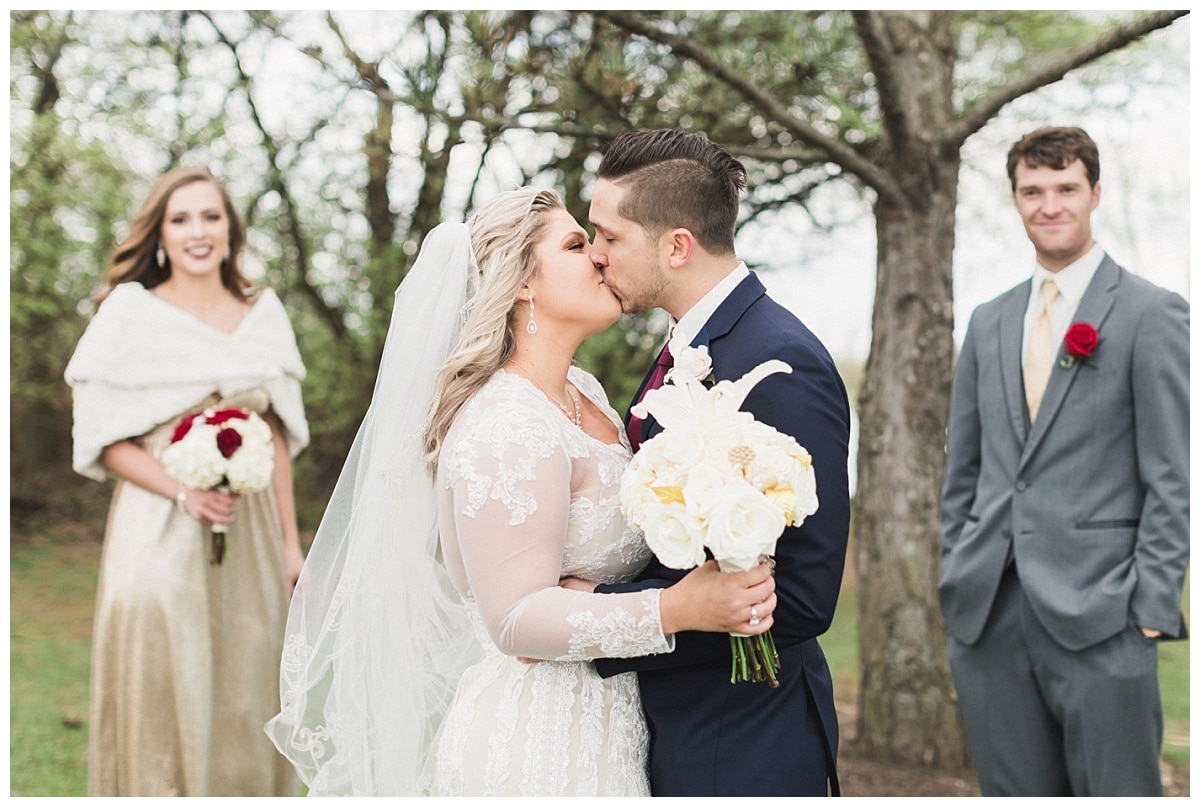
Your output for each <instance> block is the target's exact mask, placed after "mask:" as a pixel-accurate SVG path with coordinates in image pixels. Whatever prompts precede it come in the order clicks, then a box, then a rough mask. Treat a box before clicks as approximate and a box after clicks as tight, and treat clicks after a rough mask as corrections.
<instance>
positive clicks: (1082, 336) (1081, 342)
mask: <svg viewBox="0 0 1200 807" xmlns="http://www.w3.org/2000/svg"><path fill="white" fill-rule="evenodd" d="M1063 341H1064V342H1066V344H1067V357H1066V358H1065V359H1063V360H1062V361H1061V362H1059V364H1061V365H1062V367H1063V368H1064V369H1067V370H1070V369H1071V368H1072V367H1074V366H1075V360H1076V359H1079V360H1080V361H1082V362H1083V363H1084V364H1087V365H1089V366H1091V367H1095V366H1096V363H1095V362H1094V361H1092V354H1093V353H1094V352H1096V348H1097V347H1099V346H1100V334H1098V333H1096V329H1095V328H1093V327H1092V326H1091V325H1088V324H1087V323H1086V322H1075V323H1072V325H1071V327H1070V328H1067V335H1066V336H1065V337H1064V338H1063Z"/></svg>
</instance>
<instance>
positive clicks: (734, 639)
mask: <svg viewBox="0 0 1200 807" xmlns="http://www.w3.org/2000/svg"><path fill="white" fill-rule="evenodd" d="M729 646H730V649H731V650H732V652H733V671H732V673H731V674H730V676H729V682H730V683H731V684H738V683H741V682H743V681H752V682H755V683H762V682H766V683H767V684H769V685H770V686H772V687H777V686H779V676H778V673H779V651H778V650H776V649H775V639H774V637H772V636H771V631H767V632H766V633H760V634H759V635H758V636H732V635H731V636H730V637H729Z"/></svg>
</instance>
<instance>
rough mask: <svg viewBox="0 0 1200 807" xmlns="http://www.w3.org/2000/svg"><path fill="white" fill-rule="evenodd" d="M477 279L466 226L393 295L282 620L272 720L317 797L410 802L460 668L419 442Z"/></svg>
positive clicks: (464, 654)
mask: <svg viewBox="0 0 1200 807" xmlns="http://www.w3.org/2000/svg"><path fill="white" fill-rule="evenodd" d="M478 283H479V269H478V267H477V266H476V264H475V259H474V256H473V254H472V252H471V243H470V232H469V230H468V228H467V225H465V224H441V225H439V226H437V227H435V228H434V229H433V230H431V231H430V233H429V235H428V236H427V237H426V239H425V242H424V243H423V244H422V246H421V252H420V254H419V255H418V257H417V261H416V263H415V264H414V265H413V268H412V270H411V271H410V272H409V274H408V276H407V277H406V278H405V279H404V282H403V283H401V284H400V287H399V289H397V291H396V302H395V308H394V309H393V311H392V319H391V325H390V327H389V330H388V336H387V342H386V344H385V346H384V350H383V357H382V360H381V361H380V366H379V375H378V377H377V379H376V382H375V392H374V396H373V398H372V401H371V406H370V409H369V410H368V411H367V414H366V416H365V418H364V419H363V423H362V426H361V427H360V428H359V431H358V435H357V437H356V438H355V441H354V445H353V447H352V448H351V450H350V454H349V456H348V457H347V460H346V465H345V467H344V468H343V470H342V474H341V476H340V477H339V479H338V482H337V486H336V488H335V489H334V492H333V496H332V498H331V499H330V502H329V505H328V508H327V510H326V512H325V515H324V517H323V519H322V521H321V525H320V527H319V528H318V530H317V534H316V538H315V539H314V542H313V546H312V550H311V551H310V553H309V556H308V560H307V561H306V563H305V566H304V571H303V572H302V574H301V575H300V580H299V583H298V584H297V586H296V591H295V594H294V595H293V597H292V602H291V607H290V611H289V613H288V621H287V629H286V639H285V645H284V652H283V662H282V666H281V670H280V698H281V706H280V714H278V715H276V716H275V717H274V718H272V719H271V721H270V722H268V723H267V725H266V731H267V734H268V735H269V736H270V737H271V739H272V741H274V743H275V745H276V747H278V748H279V750H280V752H281V753H282V754H283V755H284V756H286V757H287V758H288V759H290V760H291V761H292V764H293V765H294V766H295V767H296V769H297V771H298V773H299V774H300V777H301V779H302V780H303V781H304V782H305V784H307V785H308V787H309V791H310V794H312V795H339V794H342V795H414V794H416V793H417V792H419V790H420V787H421V777H422V771H423V769H424V767H425V764H426V762H427V759H428V756H429V754H430V752H431V749H432V744H433V741H434V739H435V736H436V733H437V729H438V726H439V724H440V720H441V717H442V715H444V714H445V712H446V709H447V708H448V706H449V703H450V700H451V699H452V698H453V695H454V690H455V686H456V685H457V683H458V678H459V676H460V674H461V672H462V671H463V670H464V669H465V668H466V667H467V666H468V665H469V664H470V663H471V662H472V661H473V660H474V659H475V657H476V654H477V653H478V645H477V643H476V642H475V641H474V639H473V636H472V633H471V629H470V626H469V623H468V621H467V616H466V613H465V610H464V609H463V606H462V604H461V602H460V599H459V596H458V594H457V593H456V592H455V590H454V588H453V586H452V584H451V583H450V579H449V577H448V575H447V574H446V572H445V569H444V567H443V566H442V564H441V562H440V561H439V559H438V532H437V503H436V496H435V491H434V484H433V480H432V479H431V478H430V477H429V474H428V473H427V471H426V469H425V463H424V460H423V459H422V443H423V440H422V436H423V434H424V431H425V428H426V427H427V424H428V421H429V416H430V412H431V408H432V404H433V400H434V394H435V391H434V386H435V381H436V377H437V373H438V371H439V370H440V369H441V367H442V365H443V364H444V363H445V361H446V359H447V357H448V356H449V353H450V350H451V348H452V347H453V345H454V341H455V339H456V338H457V336H458V332H459V329H460V327H461V325H462V320H463V317H464V316H465V314H466V311H467V308H468V307H469V305H470V301H471V300H472V298H473V295H474V294H475V292H476V290H477V286H478Z"/></svg>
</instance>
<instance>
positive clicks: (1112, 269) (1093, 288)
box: [1018, 255, 1121, 470]
mask: <svg viewBox="0 0 1200 807" xmlns="http://www.w3.org/2000/svg"><path fill="white" fill-rule="evenodd" d="M1120 279H1121V272H1120V269H1119V267H1118V266H1117V265H1116V264H1115V263H1113V261H1112V259H1111V258H1109V257H1108V256H1107V255H1105V256H1104V260H1103V261H1101V262H1100V267H1099V268H1098V269H1097V270H1096V275H1095V277H1093V278H1092V282H1091V283H1089V284H1088V287H1087V291H1085V292H1084V293H1083V299H1081V300H1080V301H1079V308H1078V309H1077V310H1076V311H1075V316H1074V317H1073V318H1072V319H1071V322H1086V323H1088V324H1089V325H1091V326H1092V327H1094V328H1095V329H1096V330H1097V331H1101V326H1102V325H1103V324H1104V320H1105V318H1106V317H1108V312H1109V311H1111V310H1112V307H1113V303H1114V302H1115V301H1116V294H1115V291H1116V288H1117V285H1118V284H1119V283H1120ZM1066 357H1067V351H1066V343H1065V342H1064V343H1063V344H1062V345H1060V346H1059V348H1058V355H1057V356H1056V357H1055V359H1054V367H1053V369H1052V370H1051V371H1050V381H1049V383H1047V384H1046V394H1045V395H1044V396H1043V397H1042V404H1041V406H1040V407H1039V408H1038V418H1037V420H1036V421H1035V422H1034V424H1033V429H1032V431H1030V433H1029V439H1028V440H1027V441H1026V443H1025V448H1024V450H1023V451H1022V453H1021V462H1020V464H1019V466H1018V470H1019V469H1020V467H1021V466H1024V464H1025V463H1026V462H1027V461H1028V460H1029V458H1030V457H1031V456H1032V455H1033V452H1034V450H1035V449H1036V448H1037V447H1038V444H1040V443H1041V442H1042V439H1043V438H1044V437H1045V436H1046V432H1047V431H1049V429H1050V426H1051V425H1053V423H1054V418H1055V416H1056V415H1057V414H1058V410H1059V409H1060V408H1062V404H1063V400H1064V399H1065V398H1066V397H1067V393H1068V392H1069V391H1070V389H1071V385H1072V384H1073V383H1074V382H1075V377H1076V376H1077V375H1078V374H1079V372H1080V368H1081V367H1083V366H1084V363H1083V362H1082V361H1076V362H1075V363H1074V364H1072V365H1071V367H1070V368H1069V369H1067V368H1063V367H1062V366H1060V364H1059V363H1060V362H1061V361H1062V360H1063V359H1065V358H1066ZM1097 358H1099V357H1097Z"/></svg>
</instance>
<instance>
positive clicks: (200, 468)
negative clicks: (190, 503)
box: [162, 423, 225, 490]
mask: <svg viewBox="0 0 1200 807" xmlns="http://www.w3.org/2000/svg"><path fill="white" fill-rule="evenodd" d="M162 463H163V466H164V467H165V468H166V469H167V473H169V474H170V475H171V476H172V477H174V478H175V479H176V481H178V482H179V483H180V484H181V485H184V486H185V487H189V488H197V489H199V490H208V489H209V488H211V487H213V486H215V485H216V484H217V483H218V482H220V481H221V479H222V478H223V477H224V476H225V458H224V457H223V456H221V450H220V449H219V448H217V429H216V427H214V426H209V425H207V424H197V423H193V424H192V428H191V429H189V430H188V433H187V434H186V435H184V437H183V439H182V440H180V441H179V442H177V443H171V444H170V445H168V446H167V447H166V448H165V449H163V453H162Z"/></svg>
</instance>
